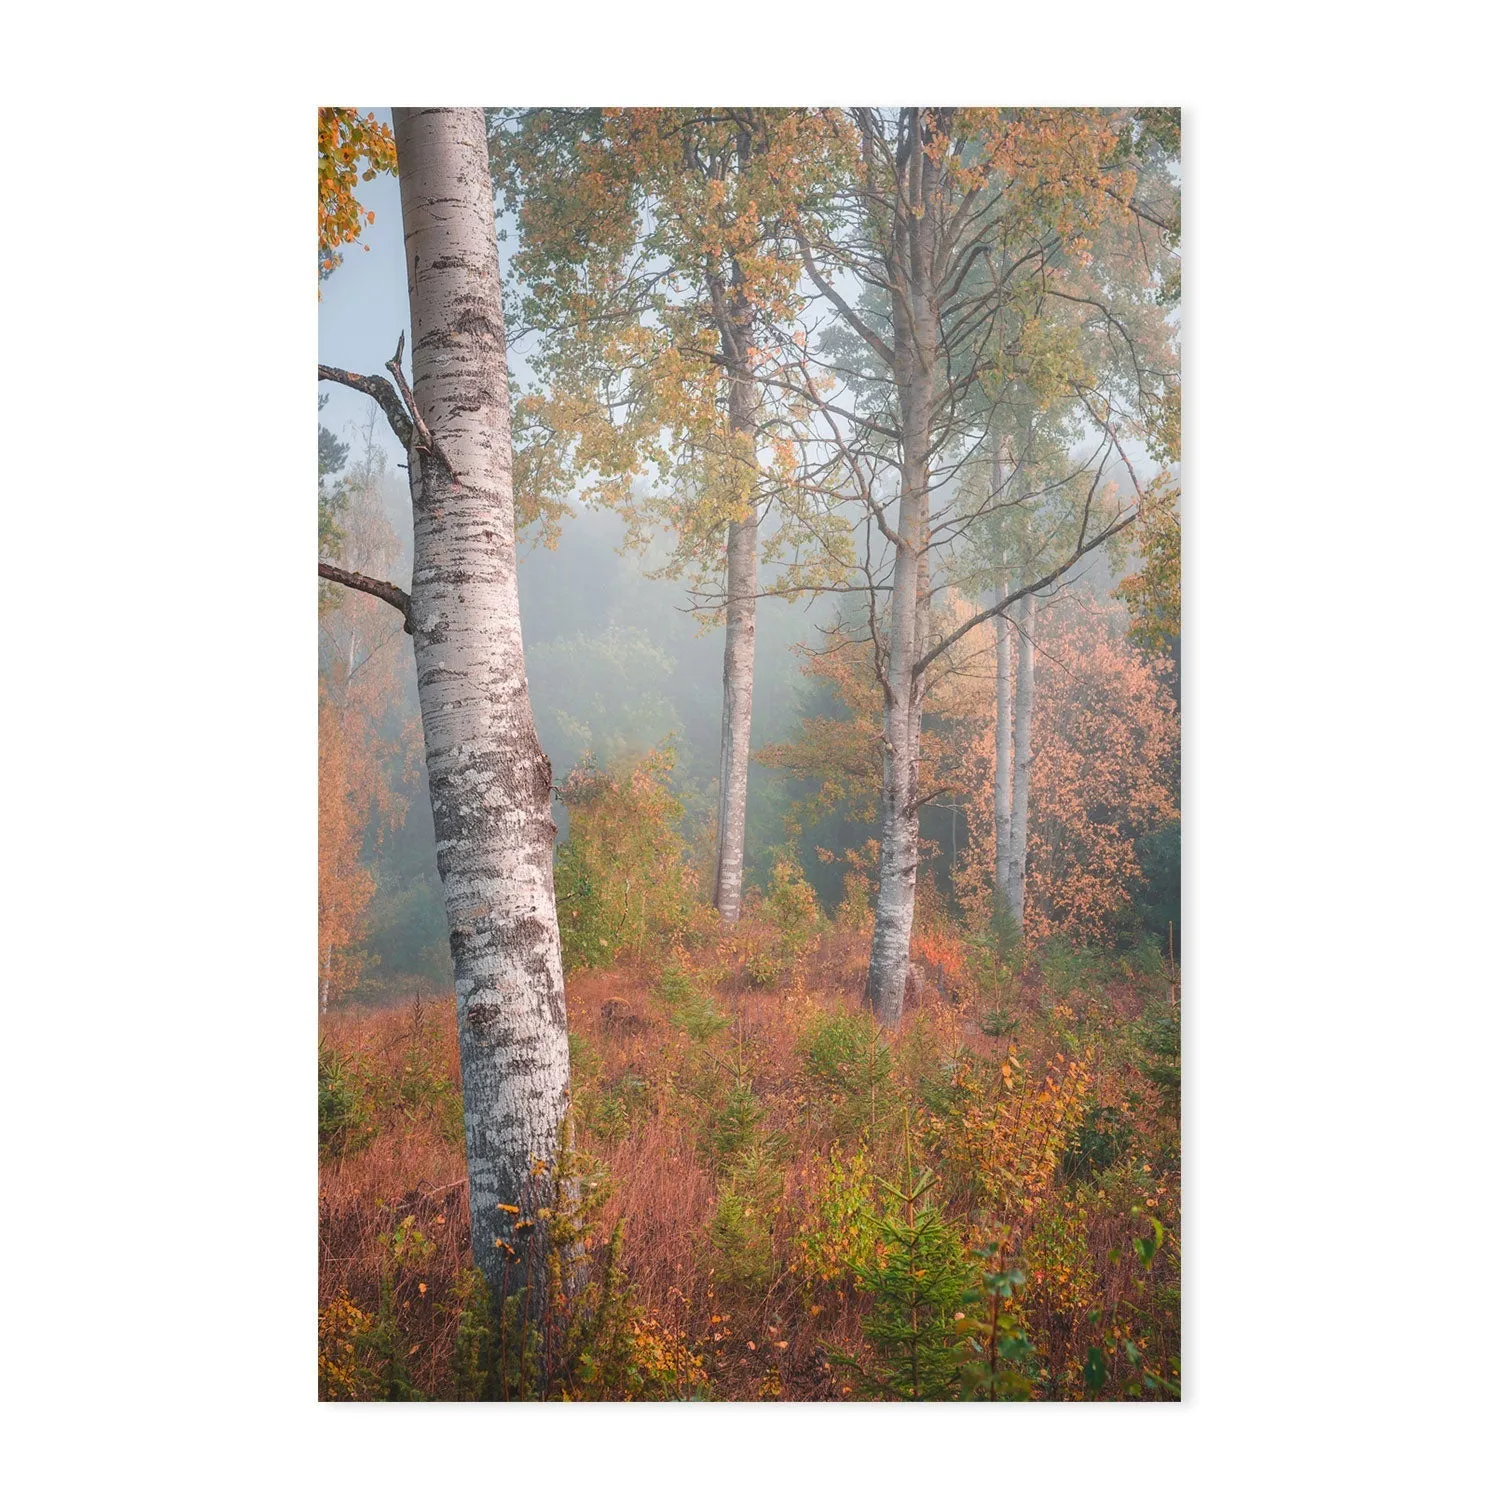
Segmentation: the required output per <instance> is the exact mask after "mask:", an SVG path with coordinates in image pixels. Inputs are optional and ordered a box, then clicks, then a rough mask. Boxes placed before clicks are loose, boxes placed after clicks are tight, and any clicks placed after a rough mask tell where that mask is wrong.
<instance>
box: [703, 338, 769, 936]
mask: <svg viewBox="0 0 1500 1500" xmlns="http://www.w3.org/2000/svg"><path fill="white" fill-rule="evenodd" d="M748 334H749V330H748V327H747V328H746V329H745V331H744V337H745V339H748ZM727 342H728V341H727V340H726V343H727ZM729 428H730V432H731V434H732V438H733V441H734V442H735V443H736V445H737V446H739V445H743V446H744V447H746V448H748V449H749V451H750V452H751V453H752V454H753V452H754V442H755V412H754V408H753V404H752V395H751V387H750V383H749V380H748V379H743V378H738V377H732V378H731V382H730V387H729ZM758 533H759V513H758V511H757V509H756V506H755V503H754V501H753V500H752V502H751V504H750V507H749V510H748V513H747V514H746V515H745V516H743V517H742V518H741V519H739V520H737V521H731V522H730V523H729V547H728V578H727V582H726V588H725V593H726V596H727V606H726V609H725V617H724V717H723V723H722V725H721V728H720V736H719V849H718V859H717V861H716V865H715V870H714V905H715V906H716V907H717V908H718V911H719V915H720V916H721V917H722V918H723V920H724V921H725V922H735V921H738V920H739V915H740V899H741V895H742V889H743V885H744V876H745V801H746V795H747V793H748V790H749V783H750V715H751V706H752V701H753V697H754V688H755V595H756V589H757V587H758V585H757V581H756V572H757V568H756V564H757V561H758V554H759V549H760V539H759V535H758Z"/></svg>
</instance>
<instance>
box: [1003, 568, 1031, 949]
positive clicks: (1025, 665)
mask: <svg viewBox="0 0 1500 1500" xmlns="http://www.w3.org/2000/svg"><path fill="white" fill-rule="evenodd" d="M1020 636H1021V647H1020V650H1019V651H1018V652H1017V661H1016V766H1015V796H1014V799H1013V802H1012V807H1011V822H1010V878H1009V880H1008V881H1007V883H1006V899H1007V902H1008V904H1009V906H1010V912H1011V916H1012V917H1014V918H1015V922H1016V927H1017V929H1018V930H1020V931H1023V932H1024V930H1025V925H1026V834H1027V826H1026V819H1027V811H1028V807H1027V803H1028V799H1029V793H1030V789H1031V708H1032V703H1033V702H1034V700H1035V697H1036V595H1035V594H1027V596H1026V603H1025V605H1024V606H1023V608H1022V613H1021V628H1020Z"/></svg>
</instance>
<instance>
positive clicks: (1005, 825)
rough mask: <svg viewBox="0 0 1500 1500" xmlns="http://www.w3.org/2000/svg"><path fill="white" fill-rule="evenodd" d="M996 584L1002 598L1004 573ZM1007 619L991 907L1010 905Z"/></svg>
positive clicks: (1000, 662)
mask: <svg viewBox="0 0 1500 1500" xmlns="http://www.w3.org/2000/svg"><path fill="white" fill-rule="evenodd" d="M996 587H997V588H998V590H999V591H1000V597H1001V598H1002V599H1003V598H1004V597H1005V589H1006V573H1005V570H1004V569H1002V570H1001V572H1000V580H999V582H998V583H997V585H996ZM1010 699H1011V692H1010V621H1009V620H1007V619H1006V618H1005V616H1004V615H996V616H995V910H996V911H1000V910H1001V909H1002V907H1003V908H1004V909H1006V910H1009V908H1010V825H1011V765H1010V743H1011V740H1010V737H1011V703H1010Z"/></svg>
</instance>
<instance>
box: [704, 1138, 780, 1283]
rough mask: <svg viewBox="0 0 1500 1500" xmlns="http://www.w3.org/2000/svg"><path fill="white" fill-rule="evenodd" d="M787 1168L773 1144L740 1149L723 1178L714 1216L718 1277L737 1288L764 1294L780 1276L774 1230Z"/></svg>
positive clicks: (711, 1224) (712, 1234)
mask: <svg viewBox="0 0 1500 1500" xmlns="http://www.w3.org/2000/svg"><path fill="white" fill-rule="evenodd" d="M781 1192H782V1172H781V1167H780V1165H779V1163H778V1162H777V1160H776V1156H775V1152H774V1149H773V1147H772V1145H771V1144H769V1143H766V1142H757V1143H755V1144H753V1145H750V1146H747V1147H745V1148H744V1149H743V1150H741V1151H740V1152H739V1153H738V1154H737V1156H736V1157H735V1158H734V1160H733V1161H732V1162H731V1163H730V1164H729V1166H728V1168H727V1170H726V1172H725V1173H724V1176H723V1178H722V1181H721V1185H720V1188H719V1197H718V1201H717V1203H715V1205H714V1212H713V1217H712V1218H711V1219H710V1220H709V1225H708V1240H709V1244H710V1246H711V1247H712V1251H713V1268H714V1276H715V1279H716V1280H717V1281H718V1282H719V1283H720V1284H721V1285H723V1286H727V1287H731V1288H733V1289H734V1290H735V1291H738V1292H743V1293H749V1294H751V1295H755V1296H760V1295H763V1294H764V1293H765V1291H766V1290H767V1288H769V1286H770V1285H771V1282H772V1281H773V1280H774V1279H775V1276H776V1243H775V1238H774V1234H773V1229H774V1225H775V1218H776V1213H777V1211H778V1209H779V1207H780V1200H781Z"/></svg>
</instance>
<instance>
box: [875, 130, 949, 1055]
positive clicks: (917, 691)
mask: <svg viewBox="0 0 1500 1500" xmlns="http://www.w3.org/2000/svg"><path fill="white" fill-rule="evenodd" d="M931 170H932V168H931V163H930V162H929V161H928V159H927V157H926V156H925V154H924V153H923V152H922V151H920V150H914V151H913V152H912V153H911V158H910V166H909V175H910V188H911V190H910V198H909V201H910V202H911V203H913V204H925V203H926V200H927V198H928V196H929V195H930V184H929V183H928V182H924V177H925V176H926V174H928V173H929V172H930V171H931ZM901 234H902V236H903V238H904V244H905V246H907V247H909V248H907V249H905V250H904V252H903V257H904V260H905V267H904V270H905V276H906V279H907V284H906V286H905V288H904V289H903V293H904V294H902V295H897V296H896V297H895V298H894V299H893V302H892V335H893V339H894V345H895V354H896V366H895V369H894V372H893V373H894V375H895V382H896V389H897V396H898V399H899V401H900V407H901V454H902V457H901V503H900V510H899V515H898V520H897V536H898V538H899V545H898V546H897V549H896V562H895V567H894V569H893V572H892V578H891V622H890V642H889V646H888V648H887V653H886V663H885V670H886V684H887V686H886V702H885V719H884V727H885V755H884V769H883V776H882V779H881V792H880V880H879V887H878V890H877V892H876V896H875V933H874V938H873V941H872V943H871V945H870V969H869V974H868V977H867V978H866V981H865V994H866V997H867V999H868V1000H869V1002H870V1006H871V1008H872V1009H873V1010H874V1012H875V1016H876V1019H877V1020H879V1021H880V1022H881V1024H882V1025H886V1026H893V1025H895V1024H896V1022H898V1021H899V1020H900V1019H901V1012H902V1008H903V1006H904V1004H905V998H906V982H907V975H908V972H909V971H910V968H911V929H912V921H913V918H914V917H915V914H916V896H917V862H918V835H917V807H916V797H917V768H918V763H919V753H920V749H921V733H922V696H923V689H924V686H925V684H924V681H923V676H922V674H918V673H916V672H915V671H914V668H915V666H916V663H917V661H918V660H919V659H920V657H921V654H922V651H921V643H922V640H923V637H924V635H925V625H924V622H925V619H926V615H927V610H926V607H925V600H924V598H923V595H924V591H925V586H926V578H927V567H926V544H927V520H928V504H929V495H928V489H929V484H930V476H929V464H930V452H929V449H930V447H931V442H932V420H933V393H934V381H935V374H936V370H937V344H938V318H937V305H936V288H935V286H934V284H933V276H932V264H933V252H934V240H933V235H934V229H933V223H932V219H931V217H930V216H927V215H926V214H922V215H920V216H918V215H912V216H911V217H909V218H907V219H906V220H905V222H904V224H903V226H902V229H901Z"/></svg>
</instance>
